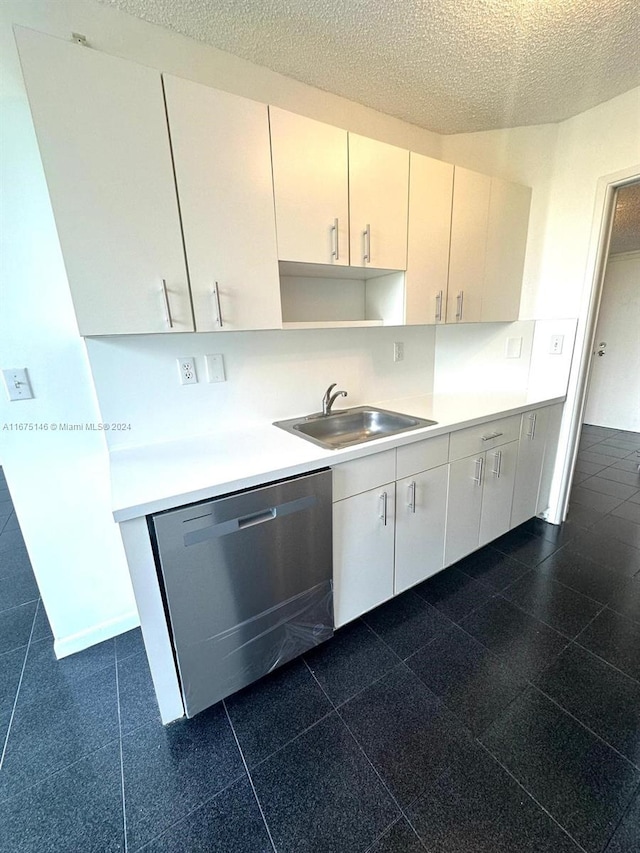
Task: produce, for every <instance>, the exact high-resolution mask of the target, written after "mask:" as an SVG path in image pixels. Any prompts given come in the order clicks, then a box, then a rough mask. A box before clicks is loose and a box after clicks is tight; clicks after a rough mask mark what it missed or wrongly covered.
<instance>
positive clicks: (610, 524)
mask: <svg viewBox="0 0 640 853" xmlns="http://www.w3.org/2000/svg"><path fill="white" fill-rule="evenodd" d="M582 421H583V422H582V426H581V434H580V444H579V447H578V455H577V459H576V465H575V470H574V475H573V484H572V489H571V493H570V498H569V516H568V517H569V519H571V520H574V521H577V522H580V521H582V523H586V525H587V526H589V527H591V528H592V530H593V532H594V533H599V534H601V535H602V536H604V537H611V538H612V539H614V540H616V541H617V542H620V543H624V544H625V545H628V546H632V547H634V548H640V471H639V465H640V181H637V182H635V183H632V184H629V185H627V186H624V187H621V188H619V189H618V190H617V192H616V198H615V207H614V214H613V225H612V231H611V240H610V244H609V253H608V256H607V262H606V267H605V271H604V277H603V285H602V292H601V299H600V307H599V311H598V318H597V325H596V331H595V337H594V346H593V349H592V358H591V367H590V376H589V384H588V388H587V395H586V403H585V408H584V415H583V418H582Z"/></svg>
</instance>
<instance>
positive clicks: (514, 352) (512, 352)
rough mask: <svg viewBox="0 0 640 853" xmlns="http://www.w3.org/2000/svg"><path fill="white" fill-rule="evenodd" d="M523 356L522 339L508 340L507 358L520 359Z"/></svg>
mask: <svg viewBox="0 0 640 853" xmlns="http://www.w3.org/2000/svg"><path fill="white" fill-rule="evenodd" d="M521 355H522V338H507V346H506V348H505V356H506V357H507V358H520V356H521Z"/></svg>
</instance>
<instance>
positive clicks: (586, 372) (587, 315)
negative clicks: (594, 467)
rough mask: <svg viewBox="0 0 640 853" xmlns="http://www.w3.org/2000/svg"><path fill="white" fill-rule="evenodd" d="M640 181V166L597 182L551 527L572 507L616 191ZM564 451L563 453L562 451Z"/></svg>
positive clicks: (562, 518) (557, 469) (558, 522)
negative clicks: (585, 288)
mask: <svg viewBox="0 0 640 853" xmlns="http://www.w3.org/2000/svg"><path fill="white" fill-rule="evenodd" d="M638 181H640V163H637V164H635V165H634V166H630V167H628V168H627V169H623V170H621V171H619V172H614V173H613V174H610V175H605V176H603V177H601V178H600V179H599V180H598V183H597V188H596V198H595V204H594V215H593V220H592V224H591V237H590V240H589V253H588V256H587V265H586V273H585V281H589V280H590V281H591V287H590V288H589V293H588V295H587V296H585V300H586V301H587V307H586V310H585V311H584V313H583V314H582V316H581V318H580V320H579V328H580V326H582V327H583V329H584V333H583V335H582V344H581V346H580V345H579V341H580V337H579V336H578V338H577V342H576V351H575V352H574V365H576V368H575V370H573V369H572V371H571V372H572V374H573V375H572V376H571V377H570V378H569V388H568V390H567V398H566V403H565V407H566V408H565V418H564V420H565V423H564V424H563V428H562V431H561V435H560V440H559V447H558V451H559V456H558V460H561V465H558V464H556V471H555V474H554V478H553V479H554V482H553V483H552V486H551V495H550V502H549V505H550V511H549V513H548V515H547V521H550V522H551V523H552V524H560V523H561V522H562V521H564V519H565V518H566V516H567V510H568V506H569V494H570V490H571V483H572V481H573V472H574V469H575V465H576V459H577V456H578V445H579V442H580V432H581V429H582V418H583V417H584V410H585V406H586V401H587V392H588V386H589V376H590V373H591V363H592V359H593V346H594V343H595V335H596V329H597V324H598V315H599V313H600V303H601V300H602V289H603V286H604V277H605V272H606V268H607V261H608V257H609V244H610V242H611V230H612V227H613V215H614V210H615V198H616V191H617V190H618V189H619V188H620V187H625V186H628V185H629V184H634V183H636V182H638ZM563 448H564V453H562V450H563Z"/></svg>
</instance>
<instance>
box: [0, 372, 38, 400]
mask: <svg viewBox="0 0 640 853" xmlns="http://www.w3.org/2000/svg"><path fill="white" fill-rule="evenodd" d="M2 375H3V377H4V384H5V385H6V386H7V396H8V397H9V399H10V400H31V399H33V391H32V390H31V383H30V382H29V374H28V373H27V368H26V367H11V368H9V369H8V370H3V371H2Z"/></svg>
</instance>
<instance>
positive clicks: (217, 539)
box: [147, 470, 333, 717]
mask: <svg viewBox="0 0 640 853" xmlns="http://www.w3.org/2000/svg"><path fill="white" fill-rule="evenodd" d="M147 520H148V524H149V530H150V533H151V539H152V544H153V547H154V551H155V555H156V562H157V566H158V577H159V579H160V583H161V588H162V591H163V596H164V601H165V608H166V610H167V615H168V620H169V625H170V631H171V635H172V640H173V647H174V653H175V658H176V662H177V666H178V670H179V675H180V681H181V686H182V695H183V698H184V703H185V710H186V713H187V716H188V717H192V716H193V715H194V714H197V713H198V712H199V711H202V710H203V709H204V708H207V707H208V706H209V705H212V704H213V703H214V702H217V701H219V700H220V699H223V698H224V697H225V696H229V695H230V694H231V693H234V692H235V691H236V690H239V689H240V688H241V687H245V686H246V685H247V684H250V683H251V682H252V681H255V680H256V679H257V678H260V676H262V675H265V674H266V673H268V672H271V671H272V670H274V669H276V668H277V667H278V666H280V665H281V664H283V663H286V662H287V661H289V660H291V659H292V658H294V657H296V656H297V655H299V654H301V653H302V652H304V651H305V650H306V649H309V648H311V647H312V646H315V645H317V644H318V643H321V642H323V641H324V640H326V639H328V638H329V637H331V636H332V634H333V582H332V572H333V566H332V544H331V535H332V525H331V471H329V470H322V471H317V472H313V473H311V474H306V475H303V476H300V477H296V478H294V479H291V480H285V481H280V482H277V483H272V484H269V485H266V486H263V487H261V488H256V489H250V490H247V491H243V492H238V493H235V494H232V495H227V496H224V497H220V498H215V499H212V500H208V501H205V502H202V503H197V504H190V505H189V506H185V507H180V508H178V509H171V510H166V511H165V512H160V513H156V514H155V515H152V516H149V517H148V519H147Z"/></svg>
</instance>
